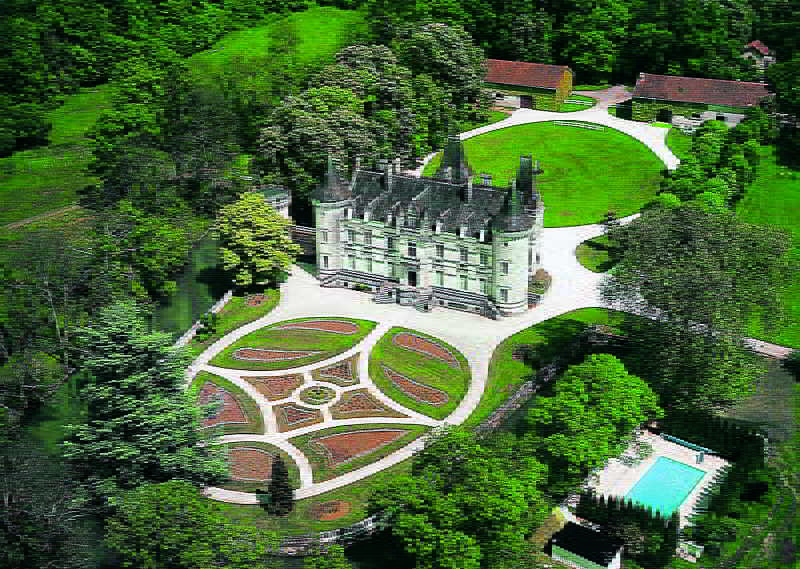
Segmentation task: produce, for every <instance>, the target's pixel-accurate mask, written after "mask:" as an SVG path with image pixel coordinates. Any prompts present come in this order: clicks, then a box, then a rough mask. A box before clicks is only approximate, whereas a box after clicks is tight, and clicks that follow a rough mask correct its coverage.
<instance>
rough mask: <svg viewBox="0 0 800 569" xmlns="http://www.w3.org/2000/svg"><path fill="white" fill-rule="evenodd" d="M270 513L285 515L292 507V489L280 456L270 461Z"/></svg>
mask: <svg viewBox="0 0 800 569" xmlns="http://www.w3.org/2000/svg"><path fill="white" fill-rule="evenodd" d="M269 494H270V503H269V507H268V510H267V511H269V513H270V514H274V515H276V516H285V515H287V514H288V513H289V512H291V511H292V508H294V491H293V490H292V485H291V484H290V483H289V470H288V469H287V468H286V463H285V462H283V459H282V458H281V457H280V456H276V457H275V461H274V462H273V463H272V479H271V480H270V482H269Z"/></svg>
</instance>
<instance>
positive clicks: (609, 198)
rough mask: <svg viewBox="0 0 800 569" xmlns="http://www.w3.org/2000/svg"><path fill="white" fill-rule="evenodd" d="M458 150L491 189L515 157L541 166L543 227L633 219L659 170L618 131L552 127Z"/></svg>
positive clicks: (516, 131) (487, 138)
mask: <svg viewBox="0 0 800 569" xmlns="http://www.w3.org/2000/svg"><path fill="white" fill-rule="evenodd" d="M464 148H465V150H466V154H467V159H468V161H469V164H470V166H471V167H472V169H473V170H474V172H476V173H480V172H485V173H488V174H491V175H492V180H493V183H494V185H496V186H502V185H505V184H508V183H509V181H510V179H511V178H512V177H514V176H515V175H516V170H517V168H518V167H519V157H520V155H523V154H532V155H533V157H534V159H539V160H541V165H542V168H543V169H544V173H543V174H542V175H541V176H539V178H538V179H537V186H538V188H539V190H540V191H541V193H542V198H543V200H544V205H545V213H544V225H545V227H563V226H568V225H584V224H588V223H597V222H600V221H602V219H603V218H604V216H605V214H606V212H607V211H608V210H615V211H616V212H617V214H618V215H619V216H625V215H630V214H632V213H635V212H637V211H639V210H640V209H641V207H642V206H643V205H644V204H645V203H647V202H648V201H650V200H651V199H652V198H653V197H654V196H655V195H656V192H657V191H658V188H659V184H660V182H661V171H662V169H663V168H664V166H663V164H662V163H661V161H660V160H659V159H658V157H657V156H656V155H655V154H654V153H653V152H652V151H650V149H648V148H647V147H646V146H645V145H644V144H641V143H640V142H638V141H637V140H635V139H634V138H631V137H629V136H628V135H626V134H623V133H621V132H619V131H616V130H613V129H611V128H606V129H605V130H603V131H596V130H589V129H583V128H575V127H569V126H559V125H556V124H555V123H552V122H546V123H534V124H525V125H519V126H513V127H508V128H504V129H500V130H496V131H492V132H488V133H486V134H482V135H480V136H475V137H473V138H470V139H468V140H465V141H464ZM440 161H441V155H438V156H437V157H435V158H434V159H432V160H431V161H430V162H429V163H428V164H427V165H426V167H425V169H424V171H423V175H425V176H431V175H433V174H434V173H435V172H436V168H438V167H439V163H440Z"/></svg>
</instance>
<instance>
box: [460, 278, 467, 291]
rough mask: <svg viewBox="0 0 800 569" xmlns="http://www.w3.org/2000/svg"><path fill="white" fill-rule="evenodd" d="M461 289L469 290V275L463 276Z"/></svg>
mask: <svg viewBox="0 0 800 569" xmlns="http://www.w3.org/2000/svg"><path fill="white" fill-rule="evenodd" d="M461 288H462V289H463V290H467V275H461Z"/></svg>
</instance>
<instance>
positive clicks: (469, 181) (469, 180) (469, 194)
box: [467, 176, 472, 203]
mask: <svg viewBox="0 0 800 569" xmlns="http://www.w3.org/2000/svg"><path fill="white" fill-rule="evenodd" d="M471 202H472V176H470V177H468V178H467V203H471Z"/></svg>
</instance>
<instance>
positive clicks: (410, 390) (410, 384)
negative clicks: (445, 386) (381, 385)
mask: <svg viewBox="0 0 800 569" xmlns="http://www.w3.org/2000/svg"><path fill="white" fill-rule="evenodd" d="M383 373H384V375H386V377H387V378H389V381H391V382H392V385H394V386H395V387H396V388H397V389H399V390H400V391H402V392H403V393H405V394H406V395H408V396H409V397H411V398H412V399H413V400H414V401H418V402H419V403H423V404H425V405H434V406H436V407H438V406H440V405H444V404H445V403H447V402H448V401H449V399H450V398H449V397H448V396H447V393H445V392H444V391H442V390H441V389H436V388H435V387H431V386H429V385H425V384H424V383H419V382H418V381H414V380H413V379H409V378H407V377H406V376H404V375H401V374H399V373H397V372H396V371H394V370H393V369H391V368H388V367H386V366H383Z"/></svg>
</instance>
